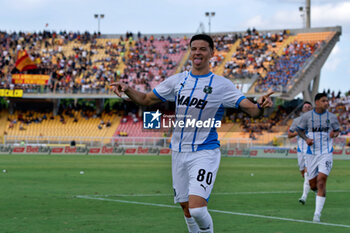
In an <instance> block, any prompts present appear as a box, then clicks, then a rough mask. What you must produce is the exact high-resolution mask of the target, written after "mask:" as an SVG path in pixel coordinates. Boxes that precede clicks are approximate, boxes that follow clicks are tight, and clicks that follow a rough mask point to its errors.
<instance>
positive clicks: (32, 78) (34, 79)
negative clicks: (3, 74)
mask: <svg viewBox="0 0 350 233" xmlns="http://www.w3.org/2000/svg"><path fill="white" fill-rule="evenodd" d="M49 79H50V76H49V75H42V74H13V75H12V83H13V84H36V85H47V83H48V81H49Z"/></svg>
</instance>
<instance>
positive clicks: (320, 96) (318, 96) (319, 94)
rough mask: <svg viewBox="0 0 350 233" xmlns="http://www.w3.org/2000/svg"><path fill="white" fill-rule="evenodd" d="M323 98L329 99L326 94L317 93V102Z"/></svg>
mask: <svg viewBox="0 0 350 233" xmlns="http://www.w3.org/2000/svg"><path fill="white" fill-rule="evenodd" d="M322 97H327V98H328V96H327V94H326V93H317V94H316V95H315V101H316V100H319V99H321V98H322Z"/></svg>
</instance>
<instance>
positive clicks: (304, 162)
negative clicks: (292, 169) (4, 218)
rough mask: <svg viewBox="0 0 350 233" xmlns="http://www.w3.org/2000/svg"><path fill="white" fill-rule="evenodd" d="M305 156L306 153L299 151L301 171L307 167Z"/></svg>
mask: <svg viewBox="0 0 350 233" xmlns="http://www.w3.org/2000/svg"><path fill="white" fill-rule="evenodd" d="M305 156H306V155H305V154H304V153H302V152H298V165H299V170H300V171H303V170H304V169H305V167H306V161H305Z"/></svg>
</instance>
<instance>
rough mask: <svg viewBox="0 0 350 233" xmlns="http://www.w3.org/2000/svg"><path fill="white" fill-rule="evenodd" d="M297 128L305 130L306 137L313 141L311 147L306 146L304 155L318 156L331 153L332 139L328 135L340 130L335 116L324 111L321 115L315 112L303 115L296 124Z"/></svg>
mask: <svg viewBox="0 0 350 233" xmlns="http://www.w3.org/2000/svg"><path fill="white" fill-rule="evenodd" d="M298 128H299V129H302V130H306V131H307V134H306V136H307V137H308V138H311V139H313V140H314V144H313V145H312V146H307V149H306V154H313V155H320V154H328V153H332V152H333V139H332V138H330V136H329V134H330V132H331V131H332V130H333V131H338V130H339V129H340V125H339V121H338V119H337V116H336V115H334V114H333V113H330V112H328V111H325V112H324V113H322V114H319V113H316V112H315V110H312V111H309V112H307V113H304V114H303V115H302V116H301V119H300V121H299V123H298Z"/></svg>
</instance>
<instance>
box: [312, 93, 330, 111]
mask: <svg viewBox="0 0 350 233" xmlns="http://www.w3.org/2000/svg"><path fill="white" fill-rule="evenodd" d="M315 104H316V107H317V108H319V109H322V110H324V111H325V110H327V109H328V107H329V101H328V98H327V97H325V96H323V97H322V98H321V99H319V100H316V102H315Z"/></svg>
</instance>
